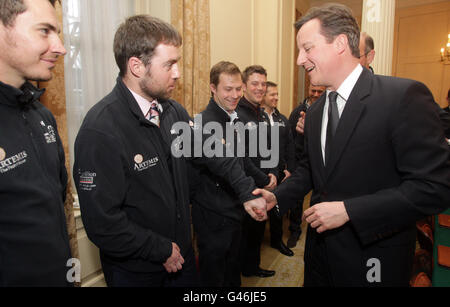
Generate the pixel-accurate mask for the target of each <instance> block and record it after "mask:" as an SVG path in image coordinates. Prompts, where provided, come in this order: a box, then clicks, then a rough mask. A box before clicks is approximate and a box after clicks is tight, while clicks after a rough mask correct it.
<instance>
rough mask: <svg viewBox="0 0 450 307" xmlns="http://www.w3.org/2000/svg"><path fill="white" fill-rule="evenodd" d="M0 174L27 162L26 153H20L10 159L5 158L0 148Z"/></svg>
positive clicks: (3, 151) (4, 153)
mask: <svg viewBox="0 0 450 307" xmlns="http://www.w3.org/2000/svg"><path fill="white" fill-rule="evenodd" d="M0 149H1V150H0V173H2V174H3V173H6V172H8V171H10V170H12V169H15V168H16V167H18V166H20V165H22V164H24V163H25V162H27V157H28V155H27V152H26V151H22V152H20V153H18V154H16V155H14V156H12V157H9V158H6V152H5V150H4V149H2V148H0Z"/></svg>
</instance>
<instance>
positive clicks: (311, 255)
mask: <svg viewBox="0 0 450 307" xmlns="http://www.w3.org/2000/svg"><path fill="white" fill-rule="evenodd" d="M308 228H309V227H308ZM313 231H315V230H310V229H308V235H310V233H311V232H313ZM311 235H312V236H314V235H315V234H311ZM307 241H308V239H307ZM311 241H312V240H309V241H308V242H307V243H306V246H305V256H304V260H305V277H304V285H303V286H304V287H332V286H333V283H332V281H331V273H330V271H329V268H328V259H327V251H326V246H325V242H324V241H323V238H317V239H316V240H315V242H314V243H312V242H311Z"/></svg>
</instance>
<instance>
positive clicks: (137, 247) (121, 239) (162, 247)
mask: <svg viewBox="0 0 450 307" xmlns="http://www.w3.org/2000/svg"><path fill="white" fill-rule="evenodd" d="M122 147H123V146H122V145H121V144H119V142H118V141H117V140H116V139H115V138H114V137H112V136H110V135H107V134H105V133H103V132H100V131H96V130H92V129H83V128H82V129H81V130H80V132H79V134H78V136H77V139H76V142H75V163H74V169H73V175H74V180H75V185H76V188H77V191H78V197H79V200H80V208H81V212H82V215H81V217H82V220H83V223H84V226H85V229H86V233H87V235H88V237H89V239H90V240H91V241H92V242H93V243H94V244H95V245H97V246H98V247H99V248H100V249H101V250H102V251H103V252H104V253H106V254H108V255H109V256H111V257H118V258H125V257H126V258H131V259H133V258H134V259H144V260H149V261H154V262H165V261H166V260H167V258H169V257H170V255H171V253H172V242H171V240H170V239H168V238H165V237H163V236H161V235H159V234H157V233H155V232H153V231H151V230H149V229H144V228H142V227H140V226H139V225H137V224H135V223H133V222H132V221H131V220H129V219H128V217H127V215H126V213H125V212H124V211H123V210H121V207H122V206H123V203H124V202H125V200H126V193H127V189H128V182H127V177H128V176H129V175H130V174H129V173H128V169H129V168H128V166H127V162H126V159H125V155H124V154H123V153H122V149H121V148H122Z"/></svg>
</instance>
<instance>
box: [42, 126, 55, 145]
mask: <svg viewBox="0 0 450 307" xmlns="http://www.w3.org/2000/svg"><path fill="white" fill-rule="evenodd" d="M41 125H42V122H41ZM44 137H45V141H46V142H47V144H51V143H56V133H55V129H54V128H53V127H52V126H51V125H49V126H47V132H46V133H44Z"/></svg>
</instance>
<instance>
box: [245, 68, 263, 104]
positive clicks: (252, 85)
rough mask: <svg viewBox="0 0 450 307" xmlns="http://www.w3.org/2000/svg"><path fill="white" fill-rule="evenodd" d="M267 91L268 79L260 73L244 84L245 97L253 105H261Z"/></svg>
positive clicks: (251, 76)
mask: <svg viewBox="0 0 450 307" xmlns="http://www.w3.org/2000/svg"><path fill="white" fill-rule="evenodd" d="M266 89H267V77H266V76H265V75H262V74H259V73H253V74H251V75H250V76H249V77H248V80H247V83H244V96H245V98H246V99H247V100H248V101H249V102H250V103H252V104H253V105H260V104H261V102H262V100H263V98H264V95H265V94H266Z"/></svg>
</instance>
